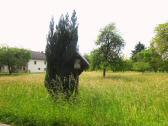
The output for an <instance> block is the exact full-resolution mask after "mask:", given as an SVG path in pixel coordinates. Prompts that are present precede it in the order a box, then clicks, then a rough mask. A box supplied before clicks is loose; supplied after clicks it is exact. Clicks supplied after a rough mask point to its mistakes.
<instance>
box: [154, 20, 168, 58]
mask: <svg viewBox="0 0 168 126" xmlns="http://www.w3.org/2000/svg"><path fill="white" fill-rule="evenodd" d="M151 45H152V47H153V48H154V49H155V50H156V51H157V52H158V53H159V55H161V56H162V58H163V59H165V60H168V22H167V23H164V24H159V25H158V26H156V28H155V36H154V37H153V39H152V43H151Z"/></svg>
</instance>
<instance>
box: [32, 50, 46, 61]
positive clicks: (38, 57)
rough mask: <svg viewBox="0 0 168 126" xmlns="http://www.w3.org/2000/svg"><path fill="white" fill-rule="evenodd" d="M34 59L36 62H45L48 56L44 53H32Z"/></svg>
mask: <svg viewBox="0 0 168 126" xmlns="http://www.w3.org/2000/svg"><path fill="white" fill-rule="evenodd" d="M31 55H32V59H34V60H45V59H46V56H45V53H43V52H37V51H31Z"/></svg>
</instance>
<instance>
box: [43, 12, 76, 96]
mask: <svg viewBox="0 0 168 126" xmlns="http://www.w3.org/2000/svg"><path fill="white" fill-rule="evenodd" d="M77 41H78V24H77V17H76V12H75V11H74V12H73V14H72V16H71V19H69V15H68V14H67V15H66V16H65V17H64V16H63V15H62V16H61V18H60V20H59V22H58V24H57V25H56V27H55V25H54V19H53V18H52V19H51V21H50V26H49V33H48V37H47V45H46V50H45V52H46V60H47V71H46V77H45V86H46V88H47V89H48V91H49V92H50V93H51V94H52V95H53V96H54V97H55V96H56V97H57V96H58V93H63V94H65V95H66V97H69V96H70V95H72V94H73V92H74V90H75V91H76V92H77V83H78V82H76V80H78V76H75V75H74V74H72V73H71V70H70V68H68V65H69V64H66V62H67V61H69V60H70V58H71V57H72V56H73V55H74V54H75V52H76V51H77V50H78V48H77ZM65 67H67V69H65ZM70 77H71V78H70Z"/></svg>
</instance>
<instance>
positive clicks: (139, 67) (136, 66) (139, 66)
mask: <svg viewBox="0 0 168 126" xmlns="http://www.w3.org/2000/svg"><path fill="white" fill-rule="evenodd" d="M149 69H150V65H149V63H147V62H135V63H133V70H135V71H139V72H145V71H147V70H149Z"/></svg>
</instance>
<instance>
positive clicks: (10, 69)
mask: <svg viewBox="0 0 168 126" xmlns="http://www.w3.org/2000/svg"><path fill="white" fill-rule="evenodd" d="M8 70H9V74H10V75H11V74H12V67H11V66H9V65H8Z"/></svg>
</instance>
